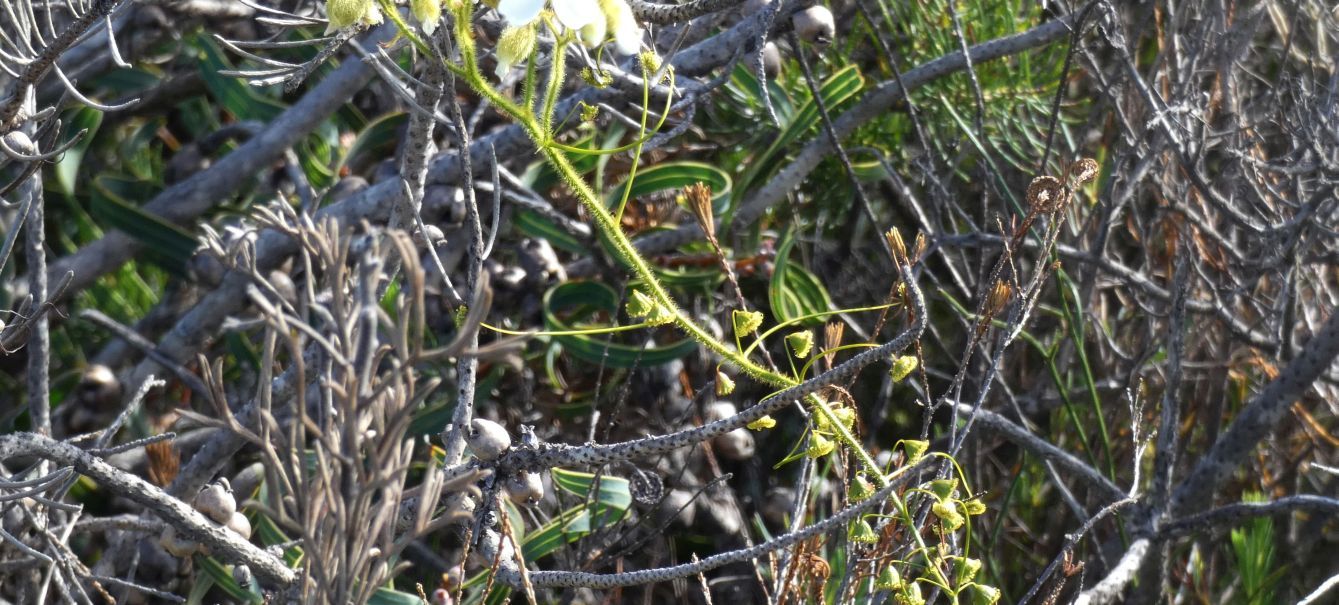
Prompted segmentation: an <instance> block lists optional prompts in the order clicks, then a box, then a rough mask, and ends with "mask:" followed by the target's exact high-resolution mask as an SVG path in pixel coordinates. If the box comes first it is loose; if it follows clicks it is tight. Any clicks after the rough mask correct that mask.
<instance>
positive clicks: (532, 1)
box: [497, 0, 544, 25]
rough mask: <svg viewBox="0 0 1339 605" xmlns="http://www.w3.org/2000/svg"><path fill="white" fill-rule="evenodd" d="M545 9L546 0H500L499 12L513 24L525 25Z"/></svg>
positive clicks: (498, 4)
mask: <svg viewBox="0 0 1339 605" xmlns="http://www.w3.org/2000/svg"><path fill="white" fill-rule="evenodd" d="M542 10H544V0H499V2H498V3H497V12H498V13H500V14H501V15H502V16H503V17H506V18H507V22H508V23H510V24H512V25H524V24H526V23H529V22H531V21H534V20H535V17H538V16H539V11H542Z"/></svg>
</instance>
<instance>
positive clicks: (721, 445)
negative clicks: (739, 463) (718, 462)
mask: <svg viewBox="0 0 1339 605" xmlns="http://www.w3.org/2000/svg"><path fill="white" fill-rule="evenodd" d="M711 447H712V448H714V449H715V450H716V453H718V454H720V455H722V456H724V457H726V458H729V459H731V460H747V459H749V458H752V457H753V452H754V450H756V449H757V448H756V447H755V446H754V443H753V434H751V433H749V431H748V429H735V430H733V431H730V432H728V433H726V434H724V435H717V436H716V438H715V439H712V440H711Z"/></svg>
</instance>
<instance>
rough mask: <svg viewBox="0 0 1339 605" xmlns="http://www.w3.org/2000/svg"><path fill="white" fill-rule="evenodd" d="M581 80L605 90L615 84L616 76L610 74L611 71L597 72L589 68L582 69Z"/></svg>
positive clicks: (602, 70)
mask: <svg viewBox="0 0 1339 605" xmlns="http://www.w3.org/2000/svg"><path fill="white" fill-rule="evenodd" d="M581 79H582V80H585V81H586V84H589V85H591V86H594V87H595V88H605V87H607V86H609V85H610V84H612V83H613V82H614V76H613V75H611V74H610V73H609V70H606V69H601V70H600V71H599V72H596V71H593V70H592V69H591V68H589V67H583V68H581Z"/></svg>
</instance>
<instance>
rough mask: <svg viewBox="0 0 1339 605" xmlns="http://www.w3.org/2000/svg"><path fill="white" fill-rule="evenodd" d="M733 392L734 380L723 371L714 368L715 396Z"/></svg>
mask: <svg viewBox="0 0 1339 605" xmlns="http://www.w3.org/2000/svg"><path fill="white" fill-rule="evenodd" d="M733 392H735V381H733V380H731V379H730V377H729V376H727V375H726V373H725V372H722V371H720V370H716V396H717V397H725V396H726V395H729V394H730V393H733Z"/></svg>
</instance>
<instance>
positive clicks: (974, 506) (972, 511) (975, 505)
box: [962, 498, 986, 517]
mask: <svg viewBox="0 0 1339 605" xmlns="http://www.w3.org/2000/svg"><path fill="white" fill-rule="evenodd" d="M962 509H963V510H965V511H967V514H968V515H971V516H973V517H975V516H976V515H980V514H984V513H985V512H986V503H984V502H982V501H981V499H980V498H972V499H971V500H968V501H966V502H963V503H962Z"/></svg>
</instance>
